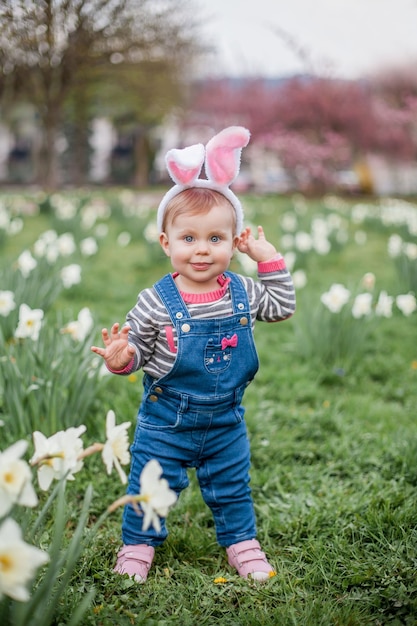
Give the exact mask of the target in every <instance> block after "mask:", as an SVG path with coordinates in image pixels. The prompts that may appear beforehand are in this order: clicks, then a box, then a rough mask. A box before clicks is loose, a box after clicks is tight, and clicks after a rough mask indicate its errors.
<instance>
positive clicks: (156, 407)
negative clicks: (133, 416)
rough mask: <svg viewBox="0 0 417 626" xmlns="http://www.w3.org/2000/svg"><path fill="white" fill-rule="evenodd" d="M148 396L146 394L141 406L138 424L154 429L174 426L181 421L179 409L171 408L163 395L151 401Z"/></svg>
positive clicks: (171, 405) (172, 427)
mask: <svg viewBox="0 0 417 626" xmlns="http://www.w3.org/2000/svg"><path fill="white" fill-rule="evenodd" d="M150 397H151V396H148V397H147V399H146V400H145V402H144V403H143V404H142V406H141V409H140V412H139V423H140V425H141V426H143V427H144V428H150V429H154V430H165V429H171V430H172V429H174V428H176V427H177V426H178V425H179V424H180V422H181V413H180V411H178V412H177V411H176V410H175V409H174V410H173V404H172V403H170V402H169V400H168V401H167V400H165V399H164V398H163V397H160V396H159V397H158V399H157V400H156V401H152V400H151V399H150ZM153 397H155V396H153ZM174 406H175V403H174Z"/></svg>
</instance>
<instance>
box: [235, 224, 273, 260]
mask: <svg viewBox="0 0 417 626" xmlns="http://www.w3.org/2000/svg"><path fill="white" fill-rule="evenodd" d="M237 248H238V250H239V252H243V253H244V254H247V255H248V256H249V257H250V258H251V259H252V260H253V261H256V262H257V263H260V262H261V261H269V260H270V259H272V257H273V256H275V255H276V254H277V250H276V248H275V246H273V245H272V243H270V242H269V241H267V239H266V238H265V233H264V229H263V228H262V226H258V239H255V237H254V236H253V235H252V231H251V229H250V228H249V227H247V228H245V230H244V231H243V232H242V234H241V235H240V240H239V243H238V244H237Z"/></svg>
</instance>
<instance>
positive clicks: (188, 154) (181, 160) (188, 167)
mask: <svg viewBox="0 0 417 626" xmlns="http://www.w3.org/2000/svg"><path fill="white" fill-rule="evenodd" d="M165 162H166V165H167V169H168V172H169V175H170V176H171V178H172V180H173V181H174V183H176V184H177V185H190V184H191V183H193V182H194V181H195V180H196V179H197V178H198V176H199V174H200V172H201V168H202V167H203V163H204V146H203V144H201V143H197V144H195V145H194V146H188V148H182V149H181V150H178V149H175V148H173V149H172V150H168V152H167V153H166V156H165Z"/></svg>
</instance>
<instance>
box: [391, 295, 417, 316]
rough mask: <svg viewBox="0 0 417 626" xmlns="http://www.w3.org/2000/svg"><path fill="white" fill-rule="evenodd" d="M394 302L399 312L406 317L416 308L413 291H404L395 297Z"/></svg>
mask: <svg viewBox="0 0 417 626" xmlns="http://www.w3.org/2000/svg"><path fill="white" fill-rule="evenodd" d="M395 304H396V305H397V307H398V308H399V309H400V311H401V313H402V314H403V315H405V316H406V317H408V316H409V315H411V314H412V313H414V311H415V310H416V309H417V301H416V297H415V295H414V294H413V293H405V294H401V295H400V296H397V297H396V298H395Z"/></svg>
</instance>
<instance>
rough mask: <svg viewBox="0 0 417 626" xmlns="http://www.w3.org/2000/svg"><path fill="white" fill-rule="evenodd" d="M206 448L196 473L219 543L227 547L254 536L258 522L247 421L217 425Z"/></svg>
mask: <svg viewBox="0 0 417 626" xmlns="http://www.w3.org/2000/svg"><path fill="white" fill-rule="evenodd" d="M205 448H206V450H207V455H206V458H205V459H204V460H203V461H202V462H201V464H200V465H199V466H198V467H197V477H198V480H199V483H200V488H201V492H202V494H203V498H204V500H205V502H206V504H207V505H208V506H209V507H210V509H211V511H212V513H213V517H214V521H215V525H216V535H217V541H218V543H219V544H220V545H221V546H224V547H228V546H230V545H231V544H233V543H238V542H239V541H246V540H248V539H254V538H255V537H256V523H255V513H254V507H253V502H252V496H251V490H250V487H249V480H250V477H249V467H250V448H249V441H248V437H247V432H246V425H245V422H244V421H242V422H240V423H239V424H236V426H233V427H230V426H229V427H226V428H224V429H215V430H214V431H212V432H211V433H210V437H209V439H208V440H207V442H206V446H205ZM208 450H210V454H209V453H208Z"/></svg>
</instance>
